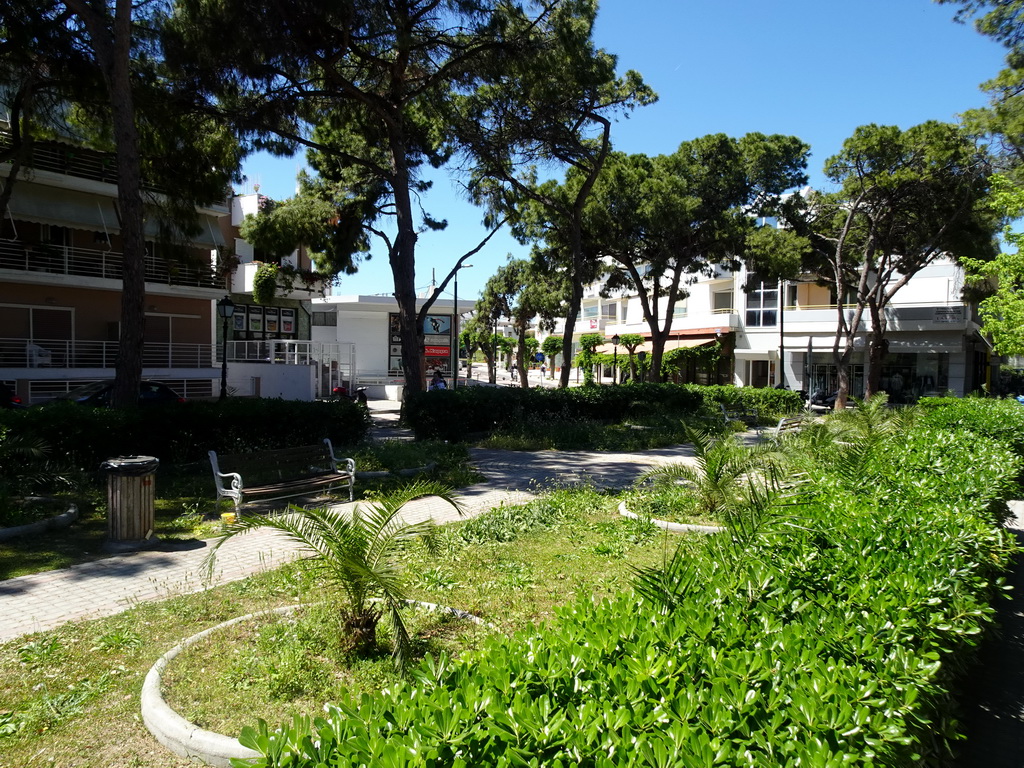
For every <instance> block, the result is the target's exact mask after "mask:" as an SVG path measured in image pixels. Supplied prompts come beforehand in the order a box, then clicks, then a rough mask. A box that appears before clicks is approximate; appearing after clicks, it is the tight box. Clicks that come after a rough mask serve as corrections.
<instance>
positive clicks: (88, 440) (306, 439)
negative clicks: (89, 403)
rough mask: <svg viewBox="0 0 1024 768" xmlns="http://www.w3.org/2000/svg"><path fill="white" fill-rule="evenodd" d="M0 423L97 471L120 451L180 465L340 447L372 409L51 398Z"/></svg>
mask: <svg viewBox="0 0 1024 768" xmlns="http://www.w3.org/2000/svg"><path fill="white" fill-rule="evenodd" d="M0 424H6V425H8V426H9V427H10V428H11V433H12V434H25V435H31V436H34V437H37V438H41V439H42V440H44V441H45V442H46V443H47V444H48V445H49V446H50V447H51V450H52V452H53V455H54V456H61V457H65V458H66V461H67V462H68V463H69V464H71V465H72V466H75V467H79V468H82V469H84V470H86V471H93V470H96V469H97V468H98V467H99V465H100V464H101V463H102V462H103V461H105V460H106V459H108V458H111V457H115V456H131V455H143V456H155V457H157V458H158V459H160V461H161V463H162V464H163V463H166V464H181V463H189V462H205V461H206V458H207V457H206V453H207V451H209V450H215V451H218V452H224V453H239V452H243V451H246V450H258V449H261V448H281V447H285V446H289V445H305V444H308V443H314V442H317V441H318V440H322V439H323V438H325V437H329V438H331V440H332V441H333V442H334V443H335V445H337V446H345V445H353V444H355V443H358V442H359V441H360V440H362V439H363V438H364V437H365V435H366V432H367V430H368V429H369V414H368V413H367V411H366V410H365V409H364V408H361V407H360V406H358V405H356V404H355V403H352V402H350V401H347V400H342V401H336V402H329V403H324V402H315V403H307V402H299V401H294V400H278V399H259V398H231V399H228V400H225V401H224V402H204V401H195V402H188V403H175V404H173V405H168V406H166V407H163V406H160V407H147V408H139V409H136V410H132V411H117V410H112V409H109V408H87V407H84V406H80V405H76V404H74V403H54V404H52V405H46V406H41V407H37V408H29V409H26V410H18V411H4V412H2V413H0Z"/></svg>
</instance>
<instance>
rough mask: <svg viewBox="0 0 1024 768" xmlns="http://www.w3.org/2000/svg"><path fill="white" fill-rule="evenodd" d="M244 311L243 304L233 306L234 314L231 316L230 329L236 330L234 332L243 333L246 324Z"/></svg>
mask: <svg viewBox="0 0 1024 768" xmlns="http://www.w3.org/2000/svg"><path fill="white" fill-rule="evenodd" d="M245 310H246V307H245V305H244V304H241V305H236V306H235V314H233V315H232V316H231V321H232V326H231V327H232V328H234V330H236V331H244V330H245V322H246V319H247V317H246V313H245Z"/></svg>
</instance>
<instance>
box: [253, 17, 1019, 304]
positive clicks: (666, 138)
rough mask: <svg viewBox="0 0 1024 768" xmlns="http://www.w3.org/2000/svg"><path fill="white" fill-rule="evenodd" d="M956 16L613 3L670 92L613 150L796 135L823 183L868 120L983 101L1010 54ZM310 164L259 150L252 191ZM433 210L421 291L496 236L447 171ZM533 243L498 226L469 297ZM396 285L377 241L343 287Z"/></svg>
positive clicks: (633, 51)
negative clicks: (436, 229) (826, 169)
mask: <svg viewBox="0 0 1024 768" xmlns="http://www.w3.org/2000/svg"><path fill="white" fill-rule="evenodd" d="M954 11H955V6H948V5H937V4H935V3H933V2H932V1H931V0H602V2H601V8H600V12H599V15H598V20H597V26H596V30H595V38H596V40H597V43H598V45H600V46H601V47H603V48H605V49H606V50H608V51H610V52H611V53H614V54H616V55H617V56H618V58H619V70H620V71H625V70H626V69H635V70H637V71H639V72H640V73H641V74H642V75H643V77H644V79H645V80H646V82H647V83H648V84H649V85H650V86H651V87H652V88H654V90H655V91H656V92H657V93H658V96H659V101H658V103H657V104H654V105H652V106H649V107H645V108H642V109H639V110H637V111H636V112H634V113H633V114H632V116H631V117H630V118H629V119H626V120H620V121H619V122H618V123H617V124H616V125H615V128H614V129H613V133H612V140H613V142H614V144H615V148H616V149H617V150H619V151H623V152H631V153H634V152H635V153H641V152H642V153H645V154H648V155H657V154H663V153H668V152H672V151H674V150H675V148H676V147H677V146H678V145H679V143H680V142H682V141H686V140H689V139H693V138H696V137H698V136H703V135H706V134H709V133H718V132H722V133H726V134H729V135H731V136H741V135H743V134H745V133H748V132H751V131H760V132H762V133H784V134H792V135H794V136H798V137H799V138H801V139H802V140H803V141H805V142H806V143H808V144H809V145H810V146H811V152H812V155H811V160H810V166H809V170H810V175H811V184H812V185H813V186H817V187H820V186H822V185H823V184H824V179H823V177H822V176H821V167H822V165H823V163H824V161H825V160H826V159H827V158H828V157H829V156H831V155H832V154H834V153H835V152H837V151H838V150H839V149H840V147H841V146H842V143H843V140H844V139H846V138H847V137H849V136H850V134H852V133H853V131H854V129H855V128H856V127H857V126H859V125H865V124H867V123H878V124H886V125H898V126H900V127H901V128H908V127H910V126H911V125H915V124H917V123H920V122H923V121H925V120H930V119H935V120H949V121H952V120H954V119H955V118H956V115H957V114H958V113H960V112H963V111H964V110H967V109H970V108H972V107H977V106H981V105H983V104H984V102H985V96H984V94H983V93H981V91H980V90H979V87H978V86H979V85H980V83H982V82H983V81H985V80H987V79H989V78H991V77H993V76H995V74H996V72H997V71H998V70H999V69H1000V67H1001V66H1002V63H1003V56H1004V51H1003V49H1002V48H1001V47H1000V46H999V45H997V44H996V43H993V42H992V41H990V40H988V39H987V38H984V37H982V36H981V35H979V34H978V33H977V32H975V31H974V29H973V28H972V27H971V26H969V25H963V24H957V23H955V22H954V21H953V14H954ZM301 165H302V158H301V157H296V158H293V159H277V158H269V157H266V156H260V157H257V158H253V159H252V160H250V161H249V162H248V163H247V164H246V166H245V168H244V172H245V173H246V176H247V177H248V181H247V183H246V185H244V187H242V188H240V191H244V192H251V191H252V185H253V184H254V183H259V184H260V192H262V193H263V194H267V195H269V196H271V197H274V198H278V199H281V198H285V197H288V196H289V195H291V194H293V193H294V189H295V173H296V170H297V168H299V167H301ZM424 205H425V207H426V209H427V210H428V211H429V212H430V213H431V214H432V215H433V216H434V217H436V218H442V219H447V220H448V222H449V225H448V228H447V229H446V230H445V231H443V232H440V233H429V234H424V235H422V236H421V237H420V240H419V243H418V246H417V260H416V262H417V266H416V275H417V279H416V285H417V287H418V288H425V287H427V286H429V284H430V282H431V273H432V270H433V271H435V272H436V275H437V281H438V282H440V281H441V279H443V277H444V275H446V274H447V272H448V270H449V269H451V267H452V266H453V265H454V263H455V261H456V260H457V259H458V257H459V256H461V255H462V254H463V253H465V252H466V251H468V250H470V249H472V248H473V247H475V246H476V244H477V243H478V242H479V240H480V239H481V238H482V237H483V236H484V234H485V233H484V230H483V229H482V227H481V226H480V223H479V222H480V212H479V211H478V210H477V209H475V208H474V207H473V206H471V205H469V204H468V203H466V202H464V201H463V200H462V199H460V197H459V195H458V193H457V190H456V189H455V188H454V186H453V184H452V183H451V182H449V181H448V180H447V179H445V178H440V179H438V180H437V182H436V183H435V187H434V189H433V190H432V191H431V192H430V194H429V196H428V197H427V198H426V199H425V200H424ZM528 252H529V249H528V248H527V247H525V246H521V245H519V244H518V243H516V242H515V241H514V240H513V239H512V238H511V237H508V236H507V235H506V234H505V233H499V234H498V235H497V236H495V237H494V238H492V240H491V242H490V243H488V245H487V246H485V248H484V250H483V251H481V252H480V253H479V254H476V255H475V256H474V257H473V258H472V259H471V260H470V261H471V262H472V264H473V265H474V266H473V268H471V269H464V270H463V271H461V272H460V275H459V296H460V298H462V299H466V298H475V297H476V296H477V295H478V294H479V292H480V290H481V289H482V288H483V285H484V283H485V282H486V281H487V278H488V277H490V276H491V275H492V274H493V273H494V271H495V269H497V267H498V266H500V265H501V264H502V263H504V262H505V260H506V259H507V257H508V255H509V254H512V255H513V256H515V257H525V256H526V255H527V254H528ZM450 289H451V286H450V285H449V297H450ZM392 290H393V281H392V278H391V270H390V267H389V265H388V262H387V255H386V253H385V252H384V250H383V248H381V247H379V246H376V245H375V247H374V249H373V257H372V258H371V259H370V260H369V261H367V262H364V263H363V265H362V266H361V267H360V269H359V273H358V274H357V275H352V276H345V277H343V278H342V283H341V285H340V287H339V288H338V289H337V292H338V293H341V294H346V295H347V294H375V293H391V292H392Z"/></svg>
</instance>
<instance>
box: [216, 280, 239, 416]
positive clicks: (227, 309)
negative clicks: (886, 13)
mask: <svg viewBox="0 0 1024 768" xmlns="http://www.w3.org/2000/svg"><path fill="white" fill-rule="evenodd" d="M217 314H218V315H219V316H220V322H221V338H222V345H221V352H220V398H219V399H220V400H223V399H224V398H225V397H227V396H228V320H229V319H231V316H232V315H234V314H235V302H233V301H232V300H231V297H230V296H225V297H224V298H223V299H221V300H220V301H218V302H217Z"/></svg>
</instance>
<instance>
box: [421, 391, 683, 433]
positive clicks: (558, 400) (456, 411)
mask: <svg viewBox="0 0 1024 768" xmlns="http://www.w3.org/2000/svg"><path fill="white" fill-rule="evenodd" d="M700 404H701V400H700V397H699V396H698V395H695V394H694V393H692V392H690V391H688V390H686V389H685V388H683V387H681V386H679V385H676V384H646V383H645V384H627V385H621V386H605V387H570V388H567V389H543V388H539V387H538V388H534V389H521V388H518V387H516V388H513V387H463V388H461V389H457V390H446V391H442V392H414V393H411V394H410V395H407V397H406V401H405V404H404V409H403V418H404V419H405V423H406V424H407V425H408V426H409V427H410V428H411V429H412V430H413V432H414V433H415V434H416V437H417V439H421V440H422V439H436V440H463V439H466V437H467V436H473V435H476V434H481V433H483V434H488V433H491V432H495V431H498V430H502V429H505V428H507V427H510V426H514V425H518V424H522V423H523V422H524V421H526V420H527V419H540V420H543V419H561V420H563V421H572V420H577V421H594V422H599V423H602V424H617V423H620V422H622V421H625V420H627V419H629V418H630V417H631V416H633V415H636V414H641V413H645V412H648V411H654V410H657V411H659V412H661V413H662V414H664V415H675V416H676V417H677V418H683V417H684V416H686V415H687V414H693V413H695V412H696V411H697V409H698V408H699V407H700Z"/></svg>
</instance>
